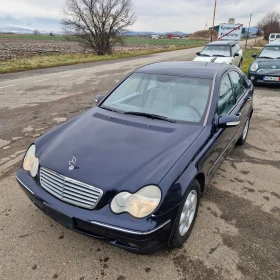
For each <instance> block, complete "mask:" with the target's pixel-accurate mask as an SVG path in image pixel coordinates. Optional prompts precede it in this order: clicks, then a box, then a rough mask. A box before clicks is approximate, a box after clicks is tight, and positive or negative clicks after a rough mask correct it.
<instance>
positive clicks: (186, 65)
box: [135, 61, 233, 79]
mask: <svg viewBox="0 0 280 280" xmlns="http://www.w3.org/2000/svg"><path fill="white" fill-rule="evenodd" d="M230 68H233V66H231V65H228V64H224V63H211V62H198V61H174V62H158V63H153V64H149V65H146V66H143V67H140V68H138V69H137V70H136V71H135V72H136V73H147V74H159V75H170V76H183V77H191V78H202V79H213V78H214V76H215V73H216V72H217V71H219V70H221V69H224V71H226V70H227V69H230Z"/></svg>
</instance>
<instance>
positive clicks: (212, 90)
mask: <svg viewBox="0 0 280 280" xmlns="http://www.w3.org/2000/svg"><path fill="white" fill-rule="evenodd" d="M217 73H218V71H217V72H216V73H215V75H214V78H213V84H212V89H211V94H210V98H209V104H208V109H207V112H206V115H205V119H204V123H203V126H206V123H207V120H208V117H209V113H210V109H211V105H212V99H213V95H214V87H215V82H216V76H217Z"/></svg>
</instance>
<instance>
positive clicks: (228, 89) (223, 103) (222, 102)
mask: <svg viewBox="0 0 280 280" xmlns="http://www.w3.org/2000/svg"><path fill="white" fill-rule="evenodd" d="M233 106H234V93H233V90H232V85H231V82H230V79H229V76H228V75H226V76H225V77H223V78H222V80H221V85H220V94H219V100H218V109H217V111H218V112H217V113H218V115H219V116H223V115H226V114H227V113H228V112H229V111H230V110H231V109H232V107H233Z"/></svg>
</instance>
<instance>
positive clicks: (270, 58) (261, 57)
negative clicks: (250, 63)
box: [259, 56, 273, 59]
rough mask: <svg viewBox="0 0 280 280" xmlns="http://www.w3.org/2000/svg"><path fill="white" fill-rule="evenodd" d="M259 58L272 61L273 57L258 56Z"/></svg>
mask: <svg viewBox="0 0 280 280" xmlns="http://www.w3.org/2000/svg"><path fill="white" fill-rule="evenodd" d="M259 58H268V59H273V57H270V56H259Z"/></svg>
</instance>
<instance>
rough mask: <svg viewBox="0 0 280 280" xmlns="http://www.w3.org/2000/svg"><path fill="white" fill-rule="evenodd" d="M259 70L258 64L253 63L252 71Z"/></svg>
mask: <svg viewBox="0 0 280 280" xmlns="http://www.w3.org/2000/svg"><path fill="white" fill-rule="evenodd" d="M258 68H259V65H258V63H256V62H255V63H253V64H252V65H251V67H250V69H251V71H256V70H257V69H258Z"/></svg>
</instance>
